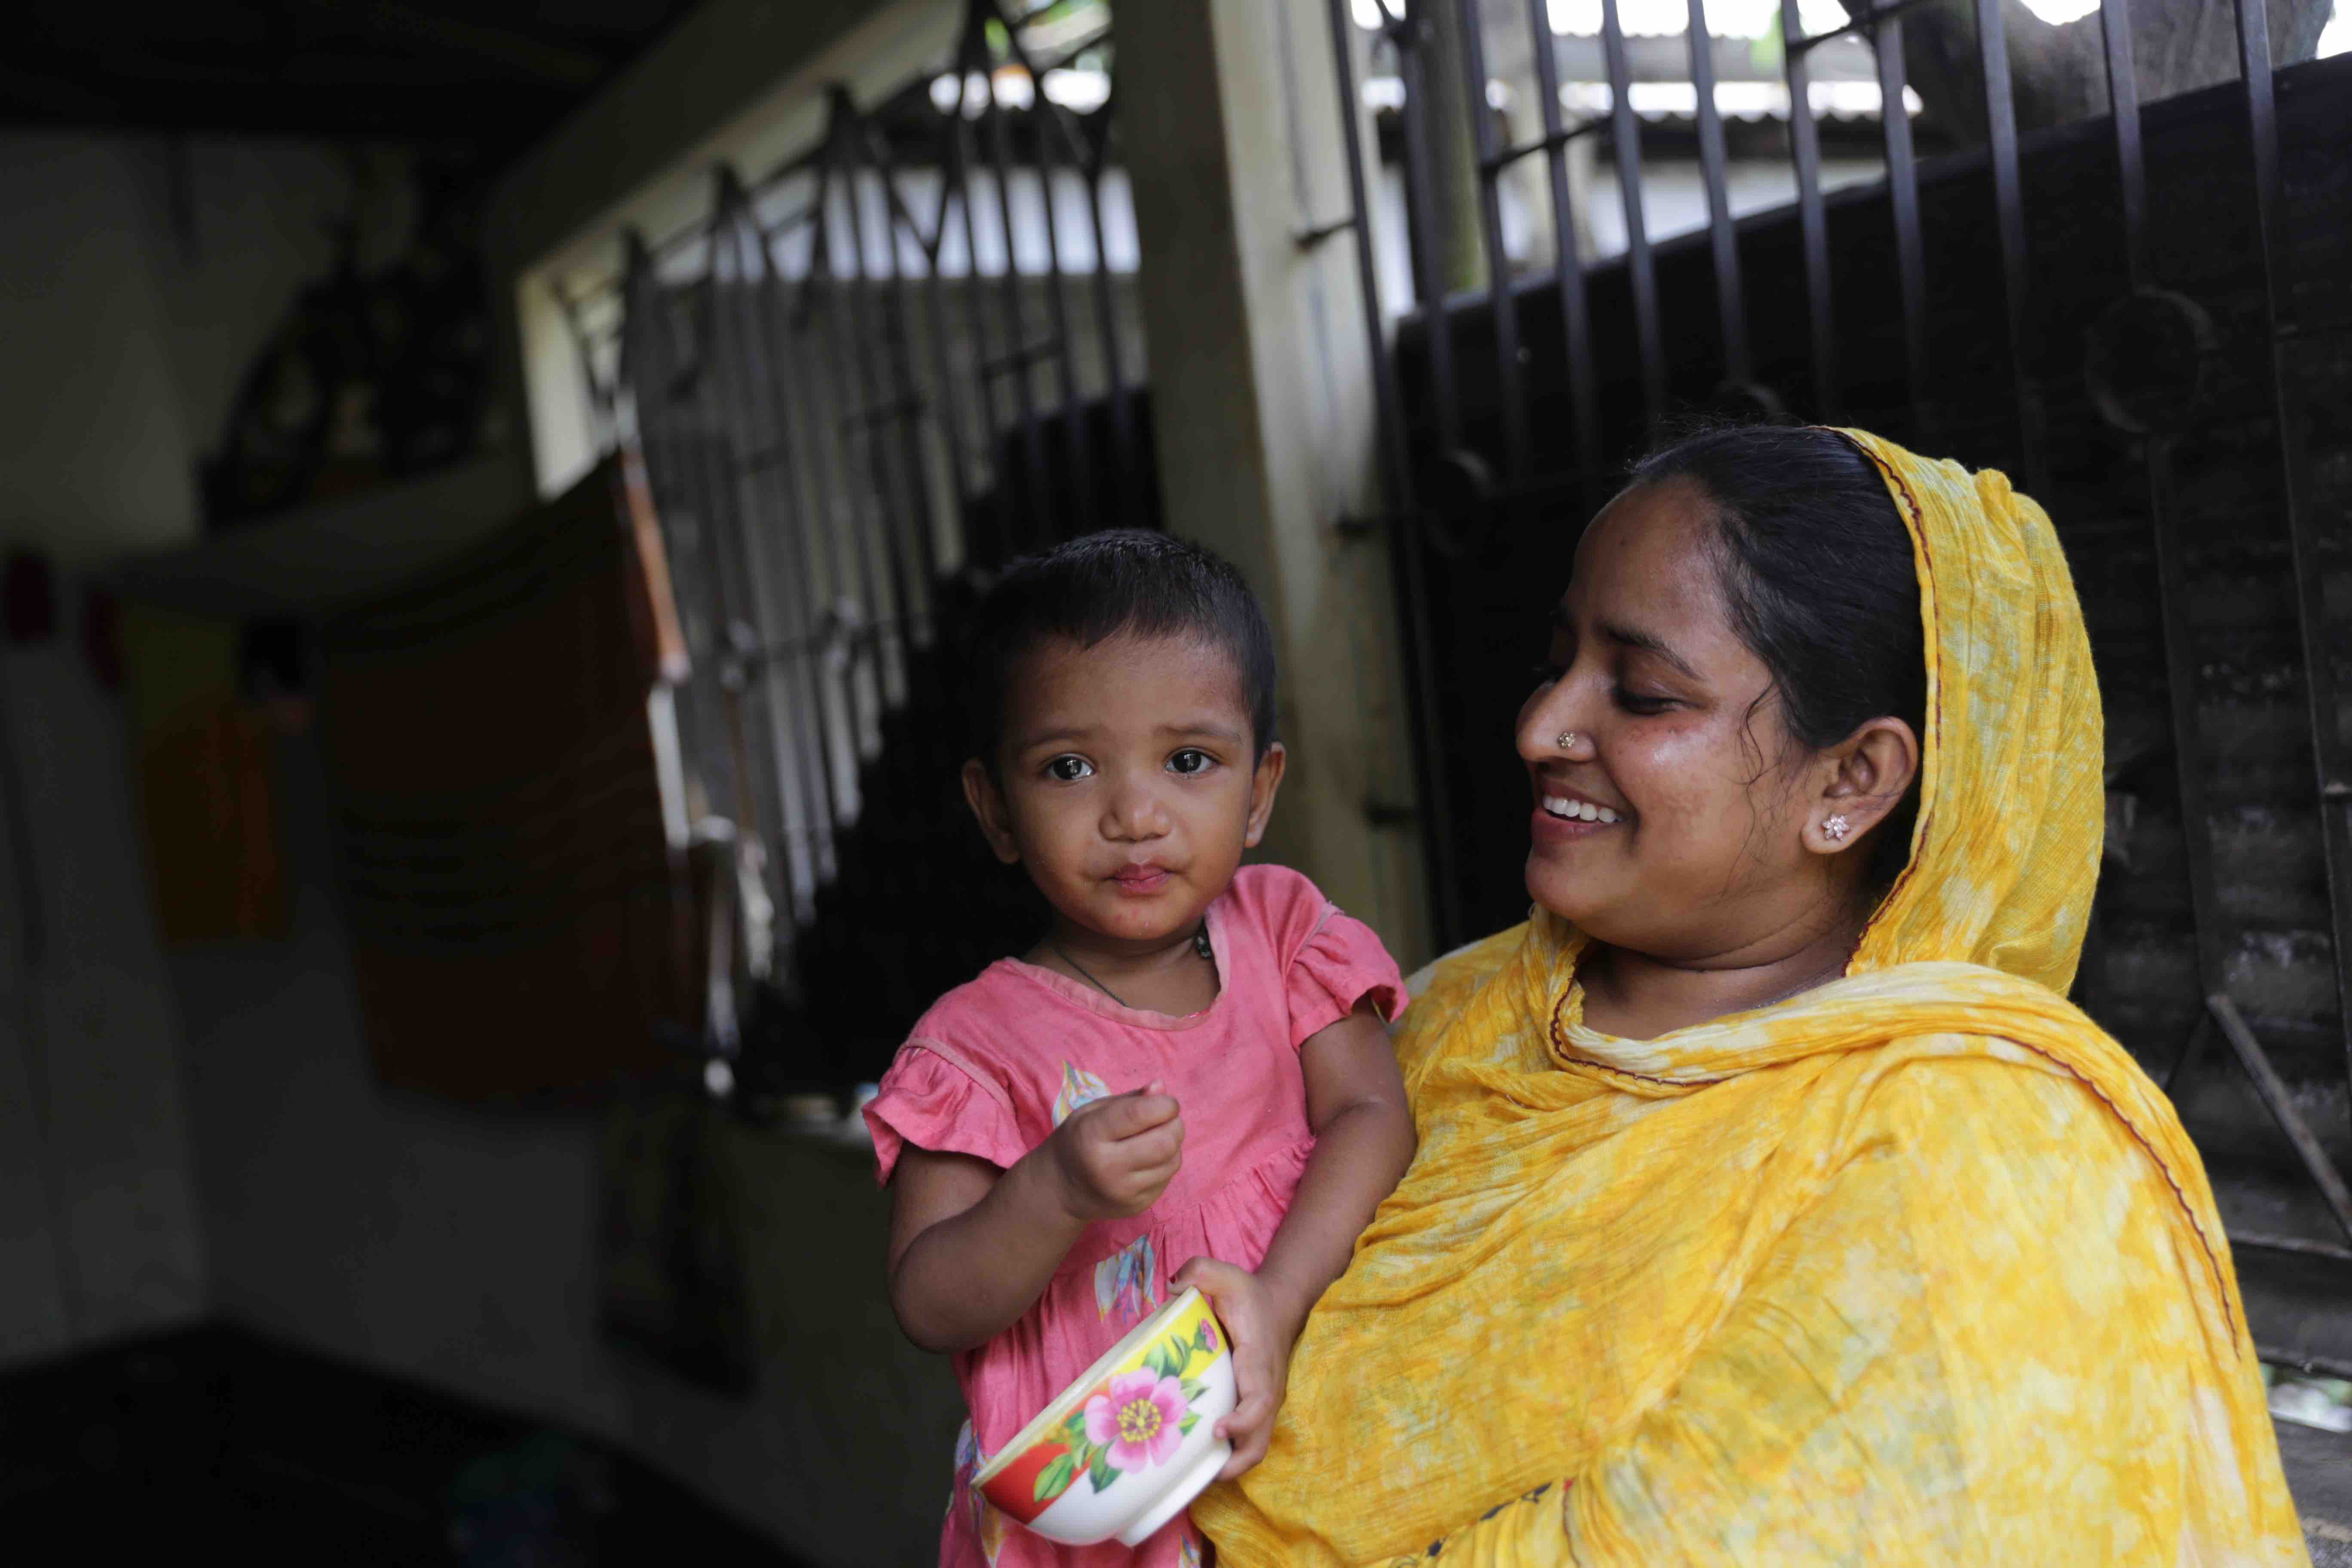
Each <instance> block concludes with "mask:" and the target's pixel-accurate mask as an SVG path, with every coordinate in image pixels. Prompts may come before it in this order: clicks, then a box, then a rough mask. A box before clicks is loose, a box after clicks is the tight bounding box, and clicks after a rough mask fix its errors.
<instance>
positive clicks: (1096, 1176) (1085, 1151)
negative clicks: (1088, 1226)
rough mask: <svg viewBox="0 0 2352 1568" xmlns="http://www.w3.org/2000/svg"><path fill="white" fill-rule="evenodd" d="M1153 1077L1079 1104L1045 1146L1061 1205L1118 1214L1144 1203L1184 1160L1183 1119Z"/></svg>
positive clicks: (1086, 1214)
mask: <svg viewBox="0 0 2352 1568" xmlns="http://www.w3.org/2000/svg"><path fill="white" fill-rule="evenodd" d="M1178 1111H1179V1107H1178V1106H1177V1104H1176V1101H1175V1100H1174V1099H1173V1098H1172V1097H1171V1096H1169V1095H1165V1094H1162V1093H1160V1084H1159V1082H1158V1081H1157V1080H1156V1079H1155V1080H1154V1081H1153V1082H1152V1083H1150V1085H1148V1086H1147V1087H1145V1088H1142V1089H1136V1090H1135V1091H1133V1092H1132V1093H1129V1094H1117V1095H1112V1096H1111V1097H1110V1098H1108V1099H1107V1100H1096V1101H1095V1102H1094V1103H1093V1104H1091V1105H1087V1106H1081V1107H1080V1108H1079V1109H1078V1110H1076V1111H1073V1112H1072V1113H1071V1115H1070V1119H1069V1120H1068V1121H1065V1122H1063V1123H1062V1124H1061V1126H1059V1127H1057V1128H1055V1130H1054V1136H1053V1138H1052V1140H1051V1141H1050V1142H1049V1143H1048V1145H1047V1147H1048V1148H1049V1149H1050V1150H1051V1151H1052V1153H1053V1163H1054V1173H1055V1175H1056V1176H1057V1177H1058V1178H1059V1180H1060V1185H1061V1189H1062V1205H1063V1206H1064V1207H1065V1208H1066V1209H1067V1210H1068V1211H1069V1214H1070V1216H1071V1217H1072V1218H1074V1219H1080V1220H1087V1221H1092V1220H1098V1219H1124V1218H1126V1217H1127V1216H1128V1215H1138V1214H1141V1213H1142V1212H1143V1211H1144V1210H1145V1209H1148V1208H1150V1206H1151V1205H1152V1204H1153V1202H1154V1201H1155V1200H1157V1199H1158V1198H1159V1196H1160V1194H1161V1193H1162V1192H1163V1191H1165V1190H1166V1188H1167V1186H1168V1183H1169V1180H1170V1178H1171V1177H1173V1176H1174V1175H1175V1174H1176V1173H1177V1171H1178V1170H1179V1169H1181V1167H1182V1165H1183V1163H1184V1156H1183V1150H1184V1122H1183V1119H1182V1117H1181V1116H1180V1115H1179V1114H1178Z"/></svg>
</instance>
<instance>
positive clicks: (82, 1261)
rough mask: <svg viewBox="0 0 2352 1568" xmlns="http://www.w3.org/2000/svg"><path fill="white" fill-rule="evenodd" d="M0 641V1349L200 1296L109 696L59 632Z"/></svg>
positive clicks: (18, 1355) (29, 1347)
mask: <svg viewBox="0 0 2352 1568" xmlns="http://www.w3.org/2000/svg"><path fill="white" fill-rule="evenodd" d="M65 630H66V633H67V635H66V636H64V637H58V638H54V639H52V640H50V641H47V642H45V643H39V644H35V645H31V646H29V647H17V648H10V649H7V650H6V651H5V653H0V747H5V750H6V752H7V754H8V757H7V760H8V763H9V765H8V766H6V767H5V768H0V812H8V811H20V812H21V813H22V816H21V818H20V821H21V824H22V826H23V827H24V828H25V829H26V830H27V831H26V833H25V834H24V835H23V836H22V837H19V836H18V835H16V834H13V833H8V832H5V831H0V1282H5V1284H0V1364H5V1363H8V1362H13V1361H21V1360H30V1359H35V1358H38V1357H43V1356H48V1355H54V1354H58V1353H60V1352H65V1351H68V1350H70V1349H72V1348H75V1347H76V1346H79V1345H82V1344H86V1343H89V1342H95V1341H99V1340H103V1339H110V1338H113V1337H116V1336H119V1335H123V1334H129V1333H135V1332H139V1331H143V1330H150V1329H157V1328H164V1327H169V1326H172V1325H174V1324H178V1323H183V1322H186V1321H191V1320H193V1319H194V1318H196V1317H197V1316H199V1315H200V1314H201V1313H202V1311H203V1310H204V1307H205V1249H204V1240H203V1235H202V1231H201V1227H200V1225H199V1220H198V1213H197V1203H196V1195H195V1188H194V1170H193V1163H192V1159H191V1151H190V1137H189V1125H188V1119H187V1114H186V1107H185V1102H184V1086H183V1082H182V1078H181V1073H182V1065H183V1062H182V1057H181V1052H180V1048H179V1034H178V1029H177V1026H176V1024H175V1021H174V1019H173V1013H172V1007H171V1002H170V991H169V988H168V987H167V985H166V984H165V983H164V975H163V962H162V959H161V957H160V955H159V954H158V952H157V951H156V947H155V942H154V939H153V937H152V934H151V933H152V927H151V924H150V921H149V917H148V910H147V891H146V878H145V873H144V871H143V868H142V865H141V863H140V852H139V842H138V839H137V837H135V835H134V834H133V833H132V831H131V795H130V769H129V764H128V762H127V760H126V758H125V756H124V753H123V743H122V731H121V723H120V718H119V710H118V708H117V705H116V703H115V700H114V699H113V697H112V696H111V694H110V693H108V692H107V691H105V690H104V689H102V688H101V687H100V685H99V683H98V682H97V680H96V679H94V678H93V676H92V674H91V672H90V669H89V666H88V664H87V663H85V661H84V660H83V659H82V658H81V657H80V654H79V651H78V649H77V647H76V646H75V643H74V640H73V638H72V637H71V630H72V623H71V621H70V619H68V622H67V625H66V627H65Z"/></svg>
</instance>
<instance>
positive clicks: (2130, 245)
mask: <svg viewBox="0 0 2352 1568" xmlns="http://www.w3.org/2000/svg"><path fill="white" fill-rule="evenodd" d="M2099 37H2100V41H2101V43H2102V45H2103V46H2104V47H2105V53H2106V61H2107V118H2108V121H2109V123H2110V124H2111V126H2112V127H2113V129H2114V132H2115V138H2116V196H2117V198H2118V200H2119V201H2120V203H2121V212H2120V216H2121V217H2122V219H2123V231H2124V236H2123V237H2124V275H2125V277H2126V279H2128V280H2129V281H2130V284H2131V286H2132V288H2134V289H2145V288H2147V280H2148V257H2147V160H2146V158H2145V157H2144V156H2143V155H2142V153H2141V148H2140V134H2139V78H2138V76H2137V74H2136V68H2135V67H2134V66H2133V64H2132V35H2131V8H2130V5H2129V0H2099Z"/></svg>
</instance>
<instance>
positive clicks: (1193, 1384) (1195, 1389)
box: [1176, 1377, 1209, 1405]
mask: <svg viewBox="0 0 2352 1568" xmlns="http://www.w3.org/2000/svg"><path fill="white" fill-rule="evenodd" d="M1176 1386H1177V1387H1179V1388H1181V1389H1182V1390H1183V1391H1184V1403H1185V1404H1187V1405H1190V1404H1192V1401H1194V1400H1196V1399H1198V1398H1200V1397H1201V1395H1202V1394H1206V1393H1208V1392H1209V1385H1208V1384H1205V1383H1202V1381H1201V1380H1200V1379H1199V1378H1197V1377H1188V1378H1186V1379H1184V1380H1183V1382H1181V1383H1180V1384H1177V1385H1176Z"/></svg>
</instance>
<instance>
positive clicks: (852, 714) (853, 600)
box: [768, 182, 882, 825]
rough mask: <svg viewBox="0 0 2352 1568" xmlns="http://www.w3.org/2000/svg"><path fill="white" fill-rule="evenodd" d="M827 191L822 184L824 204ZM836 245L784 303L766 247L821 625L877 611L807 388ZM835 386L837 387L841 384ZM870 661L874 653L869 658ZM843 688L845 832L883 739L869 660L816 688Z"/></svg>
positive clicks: (828, 237)
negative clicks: (822, 293) (876, 741)
mask: <svg viewBox="0 0 2352 1568" xmlns="http://www.w3.org/2000/svg"><path fill="white" fill-rule="evenodd" d="M823 195H824V187H823V184H822V182H820V184H819V196H820V199H822V197H823ZM832 243H833V237H832V229H831V226H830V224H829V223H828V222H826V221H823V220H821V221H819V223H818V224H817V225H816V226H815V228H814V230H813V231H812V234H811V238H810V246H809V267H808V270H807V272H806V273H804V274H803V276H802V278H801V279H800V282H799V285H798V287H797V288H796V289H793V291H792V293H791V294H790V295H789V296H787V295H786V294H785V293H784V292H783V281H784V280H783V279H782V276H781V269H778V268H775V267H774V262H773V258H774V255H775V251H774V248H773V247H769V250H768V255H769V257H770V267H771V276H772V277H773V278H774V279H775V283H776V292H775V295H774V300H775V303H774V306H773V314H774V316H775V317H776V321H775V324H774V328H773V331H772V334H771V338H770V342H772V344H773V345H774V347H775V350H776V352H775V353H774V356H773V363H774V364H775V367H776V370H775V377H774V380H775V384H776V387H777V389H778V394H779V399H780V403H781V405H782V407H783V409H784V410H785V417H786V421H787V424H788V426H789V427H791V428H793V430H794V432H795V437H794V438H795V439H796V440H797V441H798V443H799V446H800V448H801V450H802V451H803V452H805V453H807V454H808V461H807V464H806V467H805V470H804V472H805V481H804V482H805V484H806V486H807V495H808V503H809V504H808V510H807V516H808V520H809V526H808V530H807V531H806V533H805V535H804V536H803V537H804V539H805V540H807V541H808V542H810V543H812V544H813V545H814V571H813V572H812V574H811V578H812V581H814V583H815V584H816V585H817V587H816V591H817V593H818V595H821V596H820V597H819V598H818V600H817V601H816V603H815V604H814V605H813V606H812V621H813V623H814V622H822V621H823V620H824V619H827V618H830V617H835V616H841V615H842V613H843V605H845V604H853V605H871V604H872V603H873V600H872V596H871V594H870V592H869V590H868V588H867V586H866V584H867V583H868V582H869V580H870V576H871V573H870V571H869V570H866V569H865V562H864V552H863V551H862V549H861V548H860V544H861V542H860V541H859V540H858V538H857V537H856V535H857V533H858V531H859V530H858V528H857V526H856V520H855V518H854V517H848V516H845V515H844V511H843V508H844V504H845V497H846V495H847V494H848V491H849V487H850V483H851V480H850V478H849V474H848V471H847V467H846V460H845V459H846V454H845V453H843V452H841V451H839V450H838V449H837V447H836V445H835V432H834V431H833V430H832V429H831V428H830V427H829V424H828V421H826V420H825V419H824V417H823V416H821V415H820V414H818V413H817V412H816V409H817V407H818V405H820V404H821V403H822V401H823V392H822V391H821V390H820V389H813V388H811V387H809V386H808V384H807V383H806V379H805V377H806V374H807V371H808V367H809V366H810V364H811V363H812V361H813V360H814V357H815V355H816V353H819V352H821V351H820V349H819V346H818V345H817V344H814V343H809V342H804V341H803V342H795V340H806V339H807V338H808V337H809V336H810V332H809V327H810V322H811V318H812V316H813V315H814V310H815V300H814V293H813V291H814V288H815V285H816V283H817V280H818V279H821V278H822V277H823V275H824V271H825V270H826V269H827V268H830V267H831V265H832V263H831V260H830V249H831V246H832ZM836 384H837V383H836ZM868 652H869V654H870V652H871V650H870V649H869V650H868ZM836 684H837V686H838V688H839V690H838V694H837V699H836V700H835V701H834V702H832V703H831V704H828V705H826V710H825V727H826V732H827V733H828V735H830V736H831V738H832V745H831V747H830V752H829V755H828V758H827V761H828V763H829V764H830V771H831V777H832V788H833V795H832V799H833V807H834V821H835V824H837V825H845V824H847V823H849V822H852V821H854V820H856V817H857V816H858V813H859V811H860V808H861V805H862V801H863V792H862V790H861V788H860V786H859V783H858V778H857V759H858V758H859V757H861V756H863V755H864V754H865V753H866V749H867V741H866V737H868V736H869V735H875V736H878V734H879V732H880V725H881V700H882V694H881V691H880V689H879V687H880V683H879V680H878V679H876V678H875V676H874V672H873V671H872V669H871V668H870V661H869V660H860V659H859V658H856V657H854V656H853V657H852V658H850V659H849V660H848V662H847V664H846V665H845V668H842V669H840V670H839V671H837V672H835V671H828V672H827V673H826V676H825V678H824V679H821V680H820V681H819V683H818V689H819V691H820V693H822V692H823V691H824V689H826V688H827V687H828V686H832V685H836Z"/></svg>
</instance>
